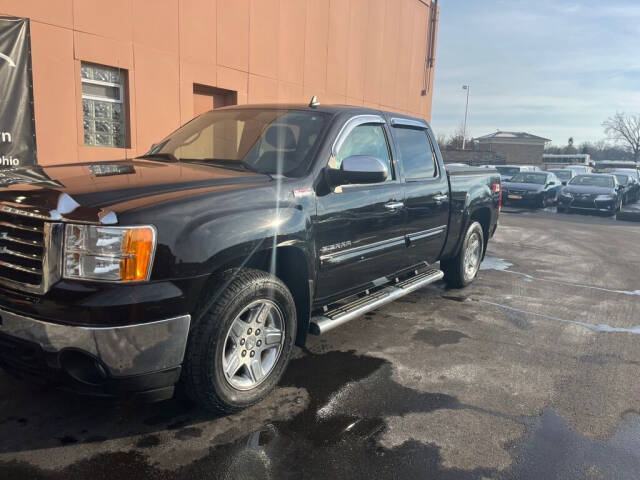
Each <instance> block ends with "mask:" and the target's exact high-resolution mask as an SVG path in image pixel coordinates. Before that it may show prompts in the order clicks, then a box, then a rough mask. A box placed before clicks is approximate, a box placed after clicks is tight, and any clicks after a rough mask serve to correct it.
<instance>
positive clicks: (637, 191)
mask: <svg viewBox="0 0 640 480" xmlns="http://www.w3.org/2000/svg"><path fill="white" fill-rule="evenodd" d="M609 173H613V174H614V175H618V174H623V175H629V177H631V186H630V187H629V190H630V192H631V202H637V201H638V200H640V173H638V170H637V169H635V168H616V169H613V170H611V172H609Z"/></svg>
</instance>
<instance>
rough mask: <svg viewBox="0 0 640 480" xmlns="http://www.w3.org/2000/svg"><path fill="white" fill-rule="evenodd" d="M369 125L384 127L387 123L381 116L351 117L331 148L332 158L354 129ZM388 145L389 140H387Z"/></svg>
mask: <svg viewBox="0 0 640 480" xmlns="http://www.w3.org/2000/svg"><path fill="white" fill-rule="evenodd" d="M367 123H373V124H377V125H384V124H385V123H386V122H385V121H384V118H382V117H381V116H380V115H356V116H353V117H351V118H350V119H349V120H347V121H346V122H345V124H344V125H343V126H342V128H341V129H340V132H338V136H337V137H336V139H335V141H334V142H333V145H332V146H331V156H333V157H335V156H336V155H337V154H338V151H339V150H340V147H341V146H342V144H343V143H344V141H345V139H346V138H347V137H348V136H349V134H350V133H351V132H352V131H353V129H354V128H356V127H359V126H360V125H365V124H367ZM387 143H388V140H387Z"/></svg>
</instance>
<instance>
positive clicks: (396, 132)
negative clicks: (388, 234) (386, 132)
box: [391, 118, 450, 265]
mask: <svg viewBox="0 0 640 480" xmlns="http://www.w3.org/2000/svg"><path fill="white" fill-rule="evenodd" d="M391 125H392V127H391V131H392V134H393V140H394V145H395V151H396V154H397V156H398V160H399V163H400V166H401V170H402V177H403V188H404V197H405V200H404V203H405V207H406V209H407V223H406V235H407V240H408V245H409V248H408V249H407V260H408V261H409V262H410V263H411V265H416V264H418V263H420V262H425V261H426V262H428V263H433V262H436V261H437V260H438V258H439V255H440V252H441V251H442V247H443V246H444V242H445V239H446V233H447V225H448V222H449V205H450V198H449V182H448V180H447V172H446V171H445V170H444V168H443V167H442V164H441V163H440V162H438V159H437V155H436V153H435V149H434V148H433V143H432V142H433V141H434V140H433V138H432V135H431V134H430V131H429V128H428V126H427V124H426V123H422V122H419V121H416V120H410V119H404V118H392V119H391Z"/></svg>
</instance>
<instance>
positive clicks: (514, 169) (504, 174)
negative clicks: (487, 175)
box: [495, 165, 540, 182]
mask: <svg viewBox="0 0 640 480" xmlns="http://www.w3.org/2000/svg"><path fill="white" fill-rule="evenodd" d="M495 168H496V170H497V171H498V173H499V174H500V178H501V179H502V181H503V182H508V181H509V180H511V178H512V177H513V176H514V175H516V174H518V173H522V172H538V171H540V169H539V168H538V167H535V166H532V165H496V167H495Z"/></svg>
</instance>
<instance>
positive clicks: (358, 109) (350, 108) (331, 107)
mask: <svg viewBox="0 0 640 480" xmlns="http://www.w3.org/2000/svg"><path fill="white" fill-rule="evenodd" d="M255 108H259V109H265V110H271V109H272V110H309V111H313V112H324V113H329V114H336V113H353V114H356V115H358V114H359V115H366V114H371V115H376V114H378V115H379V114H380V113H386V114H389V115H393V116H396V117H401V118H408V119H411V120H418V121H420V122H425V123H427V124H428V123H429V122H427V121H426V120H425V119H424V118H421V117H415V116H412V115H407V114H404V113H399V112H393V111H390V110H382V109H377V108H369V107H362V106H357V105H341V104H326V105H325V104H322V103H321V104H320V105H318V106H317V107H310V106H309V105H307V104H306V103H256V104H246V105H229V106H227V107H221V108H216V110H240V109H242V110H244V109H255Z"/></svg>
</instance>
